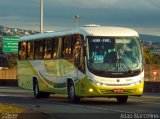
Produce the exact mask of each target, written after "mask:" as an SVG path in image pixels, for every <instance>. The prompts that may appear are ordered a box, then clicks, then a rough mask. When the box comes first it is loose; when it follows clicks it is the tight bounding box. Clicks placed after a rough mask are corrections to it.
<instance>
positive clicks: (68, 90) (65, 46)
mask: <svg viewBox="0 0 160 119" xmlns="http://www.w3.org/2000/svg"><path fill="white" fill-rule="evenodd" d="M18 54H19V55H18V57H19V61H18V70H19V71H18V83H19V86H20V87H22V88H25V89H29V90H33V91H34V96H35V97H36V98H43V97H48V96H49V95H50V94H67V95H68V98H69V99H70V101H72V102H76V101H79V100H80V98H83V97H108V98H117V101H118V102H120V103H124V102H127V99H128V96H141V95H142V94H143V87H144V69H143V61H142V51H141V42H140V40H139V35H138V33H137V32H136V31H134V30H132V29H129V28H121V27H107V26H84V27H80V28H76V29H73V30H67V31H62V32H50V33H42V34H35V35H29V36H23V37H21V38H20V40H19V53H18Z"/></svg>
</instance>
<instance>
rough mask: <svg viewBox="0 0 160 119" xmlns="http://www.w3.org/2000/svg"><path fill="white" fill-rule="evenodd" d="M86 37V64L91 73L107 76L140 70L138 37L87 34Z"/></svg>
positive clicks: (140, 57)
mask: <svg viewBox="0 0 160 119" xmlns="http://www.w3.org/2000/svg"><path fill="white" fill-rule="evenodd" d="M87 39H88V58H87V61H88V63H87V65H88V69H89V70H90V71H91V72H92V73H94V74H97V75H99V76H101V75H102V76H108V75H111V74H112V75H113V74H114V75H123V74H124V73H128V74H132V75H133V74H134V75H136V74H137V71H138V72H139V73H140V72H141V69H142V56H141V48H140V41H139V38H136V37H133V38H132V37H119V38H118V37H100V36H97V37H96V36H89V37H88V38H87ZM135 73H136V74H135ZM125 75H126V74H125Z"/></svg>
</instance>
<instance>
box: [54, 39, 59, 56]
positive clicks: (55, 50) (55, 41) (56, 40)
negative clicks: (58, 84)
mask: <svg viewBox="0 0 160 119" xmlns="http://www.w3.org/2000/svg"><path fill="white" fill-rule="evenodd" d="M58 45H59V44H58V39H54V40H53V59H55V58H58Z"/></svg>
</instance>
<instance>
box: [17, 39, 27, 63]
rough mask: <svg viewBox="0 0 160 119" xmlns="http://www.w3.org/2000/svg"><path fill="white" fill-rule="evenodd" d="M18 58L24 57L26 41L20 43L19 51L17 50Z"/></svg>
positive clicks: (22, 58)
mask: <svg viewBox="0 0 160 119" xmlns="http://www.w3.org/2000/svg"><path fill="white" fill-rule="evenodd" d="M19 55H20V59H21V60H24V59H26V42H21V43H20V51H19Z"/></svg>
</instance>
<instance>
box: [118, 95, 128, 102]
mask: <svg viewBox="0 0 160 119" xmlns="http://www.w3.org/2000/svg"><path fill="white" fill-rule="evenodd" d="M127 100H128V96H120V97H117V101H118V102H119V103H126V102H127Z"/></svg>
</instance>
